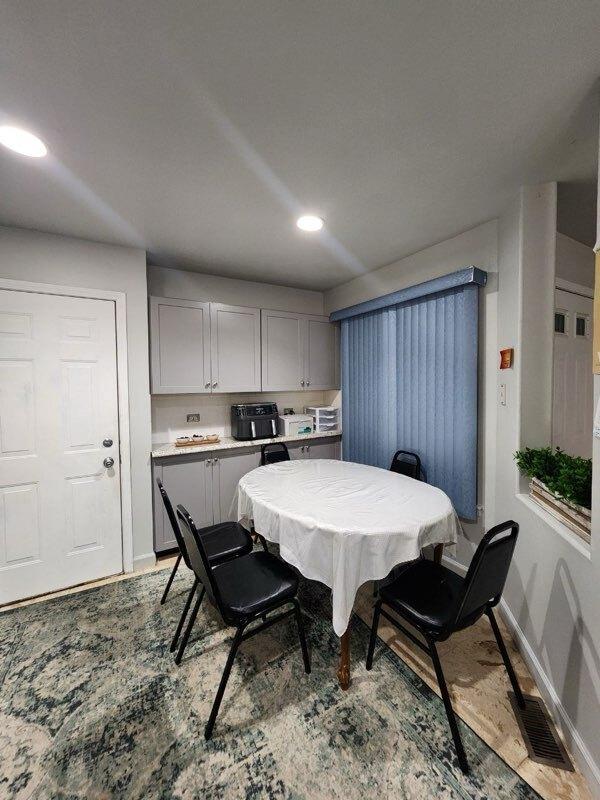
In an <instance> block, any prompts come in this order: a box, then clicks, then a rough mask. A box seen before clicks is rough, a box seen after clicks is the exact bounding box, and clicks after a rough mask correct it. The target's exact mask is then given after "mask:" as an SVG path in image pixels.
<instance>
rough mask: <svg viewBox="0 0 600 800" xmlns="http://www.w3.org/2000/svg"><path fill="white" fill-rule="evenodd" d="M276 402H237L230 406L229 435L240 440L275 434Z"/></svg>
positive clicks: (271, 436) (264, 437)
mask: <svg viewBox="0 0 600 800" xmlns="http://www.w3.org/2000/svg"><path fill="white" fill-rule="evenodd" d="M278 416H279V415H278V412H277V403H239V404H238V405H235V406H231V435H232V436H233V438H234V439H239V440H240V441H242V442H245V441H249V440H251V439H272V438H273V437H274V436H277V419H278Z"/></svg>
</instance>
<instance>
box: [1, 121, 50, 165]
mask: <svg viewBox="0 0 600 800" xmlns="http://www.w3.org/2000/svg"><path fill="white" fill-rule="evenodd" d="M0 144H3V145H4V146H5V147H8V149H9V150H14V151H15V153H20V154H21V155H22V156H30V157H31V158H41V157H42V156H45V155H46V153H47V152H48V150H47V149H46V145H45V144H44V143H43V142H42V140H41V139H38V137H37V136H34V135H33V133H29V131H24V130H23V129H22V128H14V127H13V126H12V125H0Z"/></svg>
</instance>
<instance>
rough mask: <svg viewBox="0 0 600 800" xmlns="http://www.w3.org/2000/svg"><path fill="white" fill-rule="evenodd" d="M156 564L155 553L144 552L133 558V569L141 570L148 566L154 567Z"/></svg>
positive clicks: (135, 570)
mask: <svg viewBox="0 0 600 800" xmlns="http://www.w3.org/2000/svg"><path fill="white" fill-rule="evenodd" d="M155 564H156V554H155V553H144V554H143V555H141V556H135V558H134V559H133V571H134V572H140V571H141V570H143V569H148V567H153V566H154V565H155Z"/></svg>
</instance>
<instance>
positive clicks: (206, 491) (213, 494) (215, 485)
mask: <svg viewBox="0 0 600 800" xmlns="http://www.w3.org/2000/svg"><path fill="white" fill-rule="evenodd" d="M314 441H315V440H311V443H310V444H303V443H302V442H291V443H288V445H287V446H288V450H289V453H290V458H292V459H297V458H339V457H340V442H339V440H338V441H334V442H330V441H322V442H318V440H317V443H316V444H313V442H314ZM259 465H260V447H256V448H255V447H252V448H246V449H245V450H243V451H237V452H233V453H231V452H228V451H226V450H220V451H213V452H212V453H202V455H198V454H197V453H195V454H193V455H192V454H190V455H181V456H172V457H169V458H163V459H161V460H158V461H155V462H154V464H153V467H152V472H153V488H154V550H155V552H156V553H162V552H165V551H166V550H172V549H174V548H176V547H177V542H176V541H175V537H174V535H173V530H172V528H171V523H170V522H169V518H168V516H167V513H166V511H165V509H164V505H163V502H162V497H161V495H160V492H159V491H158V489H157V487H156V478H160V479H161V481H162V482H163V484H164V487H165V489H166V490H167V492H168V494H169V497H170V498H171V502H172V503H173V507H174V508H177V505H178V504H179V503H181V504H182V505H184V506H185V507H186V508H187V509H188V511H189V512H190V514H191V515H192V517H193V518H194V521H195V522H196V524H197V525H198V527H202V528H203V527H205V526H206V525H215V524H216V523H218V522H225V521H226V520H228V519H235V515H236V510H237V509H235V508H233V500H234V497H235V492H236V488H237V485H238V482H239V480H240V478H242V477H243V476H244V475H246V473H248V472H250V471H251V470H253V469H255V467H258V466H259Z"/></svg>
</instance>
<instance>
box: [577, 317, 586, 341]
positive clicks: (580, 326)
mask: <svg viewBox="0 0 600 800" xmlns="http://www.w3.org/2000/svg"><path fill="white" fill-rule="evenodd" d="M587 328H588V326H587V317H579V316H578V317H576V319H575V336H587Z"/></svg>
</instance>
